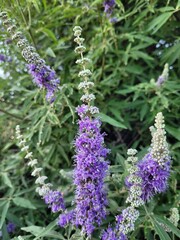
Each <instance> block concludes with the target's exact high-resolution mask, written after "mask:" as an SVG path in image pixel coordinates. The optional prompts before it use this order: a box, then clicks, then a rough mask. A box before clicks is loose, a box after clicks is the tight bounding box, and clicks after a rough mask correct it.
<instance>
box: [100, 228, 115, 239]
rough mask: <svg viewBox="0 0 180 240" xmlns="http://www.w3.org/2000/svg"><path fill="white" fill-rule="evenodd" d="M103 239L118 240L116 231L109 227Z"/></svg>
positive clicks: (104, 232)
mask: <svg viewBox="0 0 180 240" xmlns="http://www.w3.org/2000/svg"><path fill="white" fill-rule="evenodd" d="M101 239H102V240H118V238H117V237H116V234H115V232H114V230H113V229H112V228H111V227H108V229H106V230H105V231H103V233H102V237H101Z"/></svg>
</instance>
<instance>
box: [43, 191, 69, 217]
mask: <svg viewBox="0 0 180 240" xmlns="http://www.w3.org/2000/svg"><path fill="white" fill-rule="evenodd" d="M44 201H45V203H46V204H48V207H49V208H51V211H52V212H53V213H56V212H59V211H62V210H65V204H64V199H63V196H62V194H61V192H59V191H52V190H50V191H49V192H48V193H47V194H46V195H45V196H44Z"/></svg>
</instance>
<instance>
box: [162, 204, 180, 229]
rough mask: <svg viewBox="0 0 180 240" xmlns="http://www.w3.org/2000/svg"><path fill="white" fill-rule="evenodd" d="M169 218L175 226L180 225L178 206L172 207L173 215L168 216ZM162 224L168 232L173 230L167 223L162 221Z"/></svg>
mask: <svg viewBox="0 0 180 240" xmlns="http://www.w3.org/2000/svg"><path fill="white" fill-rule="evenodd" d="M168 220H169V221H170V222H171V223H172V224H174V226H176V227H177V226H178V222H179V211H178V209H177V208H172V209H171V215H170V217H169V218H168ZM161 226H162V227H163V228H164V230H165V231H166V232H171V229H170V228H169V227H168V226H167V225H165V224H164V223H161Z"/></svg>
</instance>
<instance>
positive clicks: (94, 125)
mask: <svg viewBox="0 0 180 240" xmlns="http://www.w3.org/2000/svg"><path fill="white" fill-rule="evenodd" d="M77 112H78V114H79V116H80V118H81V119H80V120H79V122H78V123H79V132H78V135H77V137H76V140H75V146H76V155H75V170H74V184H75V185H76V193H75V203H76V207H75V209H74V210H73V214H72V213H71V214H70V216H69V215H68V214H62V215H60V218H59V225H60V226H64V225H67V224H68V223H69V222H71V223H72V224H73V225H75V226H76V227H79V226H80V227H81V228H82V231H83V232H84V233H86V234H87V235H88V236H90V235H91V234H92V232H93V231H94V229H95V225H98V226H99V225H100V224H101V223H102V219H104V218H105V217H106V206H107V198H106V191H105V188H104V178H105V176H106V174H107V170H108V162H106V161H105V160H104V158H105V157H106V156H107V154H108V152H109V150H108V149H106V148H105V147H104V135H105V134H104V133H103V134H101V133H100V127H101V122H100V121H99V120H98V119H95V118H93V116H91V118H90V117H89V116H85V114H86V113H87V112H88V106H86V105H84V104H83V105H81V106H80V107H78V108H77Z"/></svg>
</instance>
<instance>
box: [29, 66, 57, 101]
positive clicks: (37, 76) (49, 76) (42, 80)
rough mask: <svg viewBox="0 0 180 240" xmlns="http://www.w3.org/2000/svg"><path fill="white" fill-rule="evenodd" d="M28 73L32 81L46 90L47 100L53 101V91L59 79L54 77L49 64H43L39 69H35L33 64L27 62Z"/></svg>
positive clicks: (54, 74)
mask: <svg viewBox="0 0 180 240" xmlns="http://www.w3.org/2000/svg"><path fill="white" fill-rule="evenodd" d="M28 69H29V73H30V74H31V75H32V77H33V81H34V83H35V84H36V85H37V86H38V87H40V88H43V87H44V88H45V89H46V90H47V94H46V98H47V100H48V101H50V102H52V101H54V98H53V96H54V93H55V91H56V90H57V88H58V85H59V83H60V81H59V79H58V78H56V73H55V71H54V70H52V69H51V68H50V67H49V66H43V67H42V68H41V69H40V70H39V69H37V66H36V65H35V64H28Z"/></svg>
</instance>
